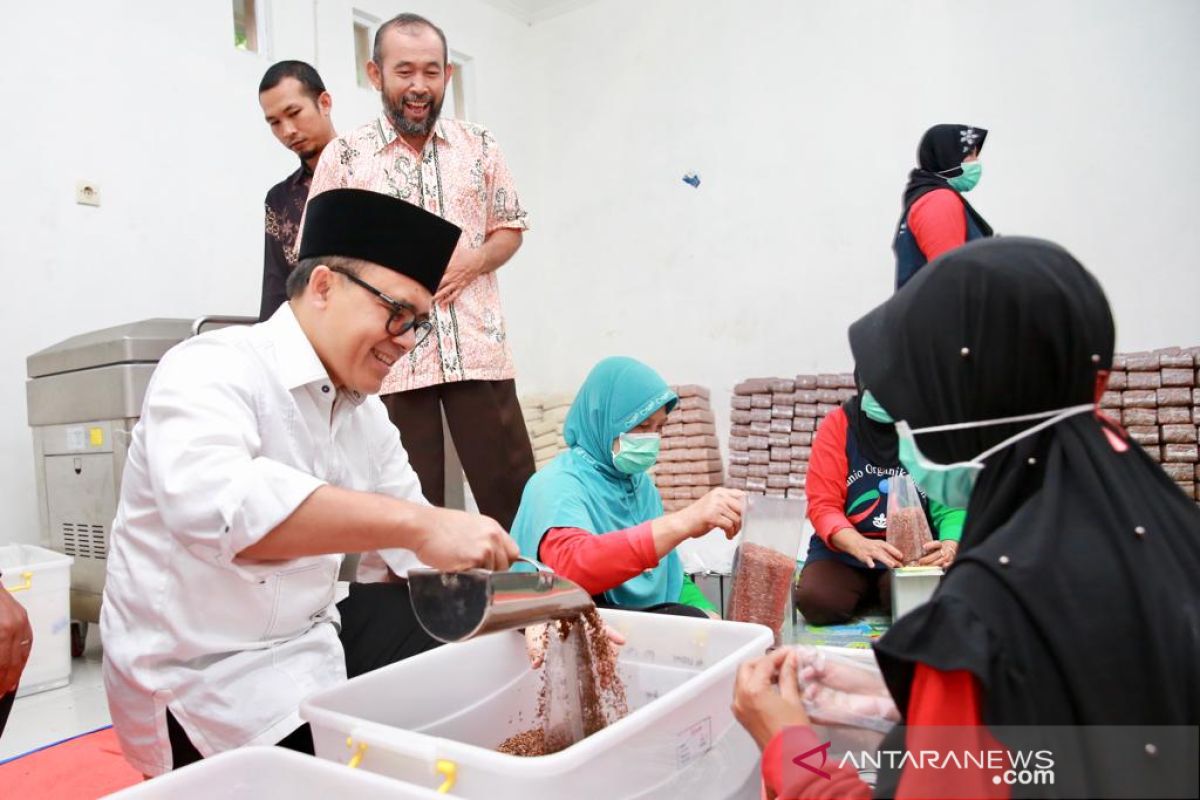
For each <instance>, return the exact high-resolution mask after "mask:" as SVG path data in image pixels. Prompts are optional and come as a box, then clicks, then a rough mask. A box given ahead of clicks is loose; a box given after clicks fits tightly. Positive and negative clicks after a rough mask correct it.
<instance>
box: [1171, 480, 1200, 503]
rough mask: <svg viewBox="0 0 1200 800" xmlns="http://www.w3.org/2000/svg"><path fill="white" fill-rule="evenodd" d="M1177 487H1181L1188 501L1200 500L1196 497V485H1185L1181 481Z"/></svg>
mask: <svg viewBox="0 0 1200 800" xmlns="http://www.w3.org/2000/svg"><path fill="white" fill-rule="evenodd" d="M1175 485H1176V486H1178V487H1179V490H1180V491H1182V492H1183V496H1184V497H1186V498H1187V499H1188V500H1196V499H1200V498H1198V497H1197V495H1196V484H1194V483H1191V482H1187V483H1184V482H1182V481H1180V482H1178V483H1176V484H1175Z"/></svg>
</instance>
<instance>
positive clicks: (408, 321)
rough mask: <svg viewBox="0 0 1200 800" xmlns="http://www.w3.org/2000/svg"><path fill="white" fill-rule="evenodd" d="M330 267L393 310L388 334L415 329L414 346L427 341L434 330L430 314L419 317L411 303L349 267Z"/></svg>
mask: <svg viewBox="0 0 1200 800" xmlns="http://www.w3.org/2000/svg"><path fill="white" fill-rule="evenodd" d="M329 269H330V270H331V271H332V272H336V273H337V274H339V275H342V276H345V277H346V278H348V279H349V280H350V281H351V282H352V283H357V284H358V285H359V286H361V287H362V288H364V289H366V290H367V291H368V292H370V293H371V294H373V295H375V296H376V297H378V298H379V299H380V300H381V301H382V302H383V304H384V305H385V306H387V307H388V310H390V311H391V314H390V315H389V316H388V319H387V325H386V326H385V328H386V329H387V332H388V336H403V335H404V334H406V333H408V332H409V331H413V335H414V336H416V342H415V343H414V344H413V347H416V346H417V345H419V344H420V343H421V342H423V341H425V337H426V336H428V335H429V332H430V331H432V330H433V324H432V323H430V321H429V315H428V314H422V315H421V316H419V317H418V316H417V310H416V309H415V308H413V307H412V306H411V305H410V304H408V303H406V302H404V301H403V300H397V299H395V298H394V297H389V296H388V295H386V294H384V293H383V292H381V291H379V290H378V289H376V288H375V287H374V286H372V285H371V284H369V283H367V282H366V281H364V280H363V279H362V278H360V277H358V276H357V275H355V274H354V273H352V272H350V271H349V270H347V269H344V268H342V267H330V268H329Z"/></svg>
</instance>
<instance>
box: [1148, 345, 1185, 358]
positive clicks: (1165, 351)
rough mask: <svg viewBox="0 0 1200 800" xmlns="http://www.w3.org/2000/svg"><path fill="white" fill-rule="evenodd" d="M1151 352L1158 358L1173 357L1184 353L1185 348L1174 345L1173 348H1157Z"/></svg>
mask: <svg viewBox="0 0 1200 800" xmlns="http://www.w3.org/2000/svg"><path fill="white" fill-rule="evenodd" d="M1151 352H1153V353H1154V355H1156V356H1173V355H1178V354H1179V353H1182V352H1183V348H1182V347H1180V346H1178V345H1174V346H1172V347H1157V348H1155V349H1154V350H1153V351H1151Z"/></svg>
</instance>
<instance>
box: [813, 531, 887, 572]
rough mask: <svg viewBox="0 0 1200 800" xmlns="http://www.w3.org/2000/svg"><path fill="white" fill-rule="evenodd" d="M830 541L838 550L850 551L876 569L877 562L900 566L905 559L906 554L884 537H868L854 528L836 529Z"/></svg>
mask: <svg viewBox="0 0 1200 800" xmlns="http://www.w3.org/2000/svg"><path fill="white" fill-rule="evenodd" d="M829 541H830V542H832V543H833V546H834V547H836V548H837V549H838V550H841V551H842V552H844V553H849V554H850V555H852V556H854V557H855V558H857V559H858V560H859V561H861V562H862V563H864V564H866V565H867V566H868V567H870V568H871V569H875V563H876V562H879V563H880V564H883V565H884V566H888V567H898V566H900V565H901V564H902V563H903V561H904V554H903V553H901V552H900V551H899V550H898V549H897V548H896V547H894V546H892V545H890V544H888V543H887V542H885V541H884V540H883V539H868V538H867V537H865V536H863V535H862V534H861V533H859V532H858V531H856V530H854V529H853V528H842V529H841V530H840V531H834V532H833V535H832V536H830V537H829Z"/></svg>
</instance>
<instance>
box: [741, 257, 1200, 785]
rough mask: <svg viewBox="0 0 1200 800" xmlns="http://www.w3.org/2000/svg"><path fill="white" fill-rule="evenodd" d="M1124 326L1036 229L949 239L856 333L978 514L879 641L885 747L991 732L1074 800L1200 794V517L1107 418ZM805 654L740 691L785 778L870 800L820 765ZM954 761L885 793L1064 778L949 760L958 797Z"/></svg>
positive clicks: (900, 427)
mask: <svg viewBox="0 0 1200 800" xmlns="http://www.w3.org/2000/svg"><path fill="white" fill-rule="evenodd" d="M947 308H950V309H960V310H961V313H953V314H947V313H945V310H946V309H947ZM1114 338H1115V334H1114V326H1113V320H1112V314H1111V312H1110V310H1109V307H1108V302H1107V300H1106V299H1105V297H1104V293H1103V291H1102V290H1101V288H1100V285H1099V284H1098V283H1097V282H1096V280H1095V278H1093V277H1092V276H1091V275H1090V274H1089V273H1088V272H1087V271H1086V270H1084V268H1083V267H1082V266H1080V264H1079V263H1078V262H1077V261H1075V259H1074V258H1072V257H1071V255H1070V254H1069V253H1067V252H1066V251H1065V250H1063V249H1062V248H1060V247H1058V246H1057V245H1054V244H1051V243H1049V242H1045V241H1041V240H1037V239H1025V238H1016V237H1013V238H1008V237H1006V238H1004V239H995V240H992V241H984V242H975V243H972V244H969V245H966V246H964V247H961V248H959V249H957V250H955V251H954V252H952V253H949V254H947V255H946V256H944V257H943V258H942V260H941V261H940V263H939V265H938V268H937V269H935V270H930V271H928V272H926V273H923V274H922V275H920V276H919V277H918V278H917V279H916V280H914V281H913V283H912V284H911V285H910V286H909V287H908V288H907V289H905V290H904V291H903V292H899V293H897V294H895V295H893V296H892V298H891V299H890V300H889V301H887V302H886V303H884V304H883V305H881V306H880V307H878V308H876V309H875V310H874V311H872V312H871V313H870V314H868V315H867V316H865V317H863V318H862V319H860V320H859V321H858V322H855V323H854V324H853V325H852V326H851V327H850V346H851V350H852V351H853V354H854V358H855V362H856V363H857V365H858V368H859V371H860V374H861V377H862V380H863V383H864V384H865V385H867V386H870V387H871V392H872V394H874V395H876V396H877V399H878V401H879V403H880V405H881V407H882V408H885V409H886V410H887V412H889V414H890V416H892V417H893V418H894V419H896V420H897V424H896V430H897V435H898V437H899V455H900V461H901V462H902V463H903V464H904V466H905V468H906V469H907V470H908V472H909V474H910V475H911V476H912V478H913V480H914V481H915V482H916V483H917V484H918V485H920V486H922V487H923V488H924V489H925V490H926V491H927V492H928V494H929V496H930V497H931V498H934V499H937V500H939V501H940V502H942V503H944V504H947V505H953V506H963V505H965V506H966V508H967V522H966V527H965V529H964V531H963V539H962V549H961V552H960V553H959V555H958V558H957V559H956V560H955V563H954V565H953V566H952V567H951V568H950V569H949V570H948V571H947V573H946V576H945V578H943V580H942V582H941V584H940V585H939V586H938V588H937V590H936V592H935V593H934V595H933V597H932V599H931V600H930V601H929V602H928V603H925V604H924V605H922V606H920V607H918V608H917V609H915V610H913V611H912V612H910V613H909V614H907V615H905V616H904V617H903V618H901V619H900V620H898V621H897V623H896V624H895V625H894V626H893V627H892V629H891V630H890V631H889V632H888V633H887V634H885V635H884V636H883V638H882V639H880V640H879V642H878V643H876V645H875V648H874V650H875V658H876V661H877V662H878V664H879V667H880V670H881V672H882V675H883V679H884V681H885V682H886V684H887V688H888V691H889V693H890V694H891V696H892V699H893V700H894V701H895V705H896V708H897V709H899V710H900V711H901V712H902V717H903V721H904V722H905V724H906V727H905V728H903V729H901V728H895V729H893V731H892V733H891V734H888V737H887V738H885V739H884V744H883V746H882V747H881V750H886V751H897V750H903V749H905V748H906V749H907V752H908V753H909V754H913V753H916V754H918V755H922V756H923V755H924V753H927V752H932V753H933V754H934V755H937V754H939V753H942V754H945V753H947V752H949V751H952V750H956V749H961V748H963V743H962V742H961V741H960V740H959V739H952V740H949V741H947V740H946V739H945V738H944V735H942V736H939V728H940V726H946V725H958V726H962V725H966V726H973V727H972V728H971V730H970V731H967V732H965V733H966V738H967V740H968V741H967V744H968V745H970V746H971V748H976V747H982V746H984V745H987V744H989V743H990V739H989V736H991V735H994V736H995V737H996V738H997V739H998V740H1000V741H1003V742H1004V748H1005V750H1006V752H1007V753H1017V754H1019V753H1021V752H1027V751H1028V750H1029V749H1030V747H1031V746H1036V747H1037V749H1038V750H1044V751H1046V752H1048V753H1049V754H1050V758H1051V760H1052V762H1053V780H1054V785H1053V792H1054V796H1057V797H1133V796H1138V797H1166V796H1181V797H1182V796H1194V794H1195V791H1196V788H1195V787H1196V769H1195V765H1196V741H1195V733H1194V732H1195V727H1192V726H1196V725H1198V724H1200V692H1197V690H1196V675H1197V674H1200V624H1198V620H1200V583H1198V582H1197V580H1196V575H1197V574H1200V509H1198V508H1197V507H1196V505H1195V504H1194V503H1193V502H1192V501H1191V500H1189V499H1188V498H1186V497H1185V496H1184V495H1183V493H1181V492H1180V491H1178V489H1176V488H1175V486H1174V484H1173V483H1172V482H1171V480H1170V478H1168V477H1167V475H1166V474H1165V473H1164V472H1163V471H1162V469H1161V467H1159V466H1158V464H1156V463H1155V462H1154V461H1152V460H1151V458H1150V457H1149V456H1148V455H1147V454H1146V453H1145V452H1144V451H1142V449H1141V448H1140V447H1139V446H1138V445H1137V444H1135V443H1132V442H1130V441H1129V440H1128V439H1127V437H1126V436H1125V434H1124V432H1123V431H1122V430H1121V429H1120V428H1118V427H1117V426H1115V425H1114V424H1113V423H1111V422H1109V421H1108V420H1107V419H1106V418H1105V417H1103V416H1102V415H1101V414H1100V413H1099V410H1098V408H1097V406H1096V403H1097V399H1098V396H1099V393H1100V392H1102V391H1103V390H1104V388H1105V386H1106V383H1107V379H1108V370H1109V368H1110V365H1111V364H1112V353H1113V342H1114ZM788 656H789V653H788V652H787V651H783V652H782V653H776V654H774V655H773V656H769V657H768V658H767V659H763V660H759V661H756V662H752V663H751V664H748V665H743V668H742V670H741V673H740V674H739V676H738V682H737V686H736V689H735V700H734V712H735V713H736V714H737V715H738V718H739V720H740V721H741V722H742V724H743V725H744V726H745V727H746V728H747V730H749V731H750V732H751V734H752V735H753V736H754V737H755V739H756V740H757V741H758V742H759V744H760V745H761V746H762V747H764V751H765V752H764V758H763V775H764V779H765V780H766V782H767V785H768V788H769V789H770V790H771V793H772V794H774V795H776V796H779V797H785V798H794V797H866V796H868V794H869V793H870V790H869V789H868V788H867V787H866V785H865V784H862V783H861V782H860V781H859V780H858V778H857V776H856V775H855V774H854V770H853V769H852V768H851V767H849V766H845V767H842V768H838V767H841V765H840V764H828V765H827V766H825V767H824V769H823V770H822V773H823V774H822V775H818V774H817V773H816V772H814V771H812V769H810V768H809V767H811V766H816V765H818V764H820V760H819V759H818V760H817V761H816V762H810V761H808V760H806V756H808V755H811V753H810V752H809V751H813V750H814V747H815V748H817V749H818V750H819V748H820V747H821V745H820V743H819V740H817V739H816V738H815V737H816V734H815V733H814V732H813V730H812V729H811V728H809V727H807V722H808V717H807V715H806V712H805V708H804V706H803V704H802V702H801V700H800V697H799V693H798V687H797V680H798V679H797V677H796V671H795V663H794V660H793V662H792V663H791V664H789V662H788ZM983 726H986V728H984V727H983ZM1139 726H1140V727H1139ZM1148 726H1154V727H1148ZM942 730H944V729H942ZM996 746H998V745H995V744H993V745H992V749H994V748H995V747H996ZM814 752H815V751H814ZM801 762H803V764H802V763H801ZM964 763H965V762H964ZM806 765H808V766H806ZM947 777H948V773H947V771H946V770H945V769H944V768H942V769H939V768H937V767H933V768H930V767H919V766H913V765H912V763H904V762H902V763H901V767H900V768H898V769H897V768H885V769H883V770H882V771H881V772H880V774H879V783H878V787H877V788H876V790H875V794H876V795H877V796H882V797H987V796H995V795H996V793H997V792H999V793H1003V794H1007V793H1009V792H1011V793H1012V794H1014V795H1020V796H1043V795H1044V793H1045V791H1046V787H1045V786H1044V785H1030V784H1023V783H1017V782H1012V781H1009V780H1008V777H1006V774H996V773H994V772H988V771H986V770H981V769H979V768H976V769H974V770H970V769H964V770H956V772H955V773H953V774H950V777H953V778H954V779H955V780H956V781H961V785H960V784H959V783H957V782H956V783H955V784H954V786H953V789H952V790H950V791H948V790H947V788H946V783H945V781H946V779H947Z"/></svg>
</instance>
